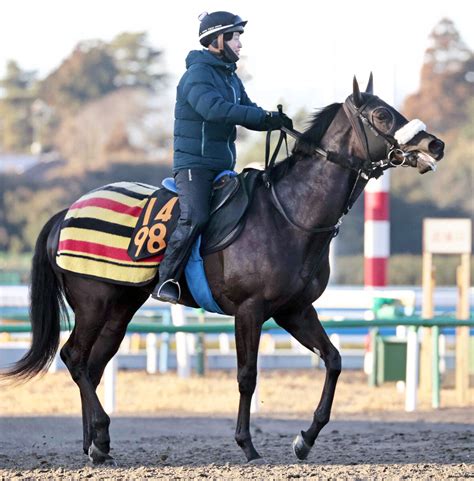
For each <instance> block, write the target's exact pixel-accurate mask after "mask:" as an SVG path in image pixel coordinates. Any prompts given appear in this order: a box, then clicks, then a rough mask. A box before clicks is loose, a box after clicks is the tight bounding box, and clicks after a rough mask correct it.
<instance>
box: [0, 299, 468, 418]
mask: <svg viewBox="0 0 474 481" xmlns="http://www.w3.org/2000/svg"><path fill="white" fill-rule="evenodd" d="M173 307H174V308H177V309H181V307H180V306H173ZM182 314H183V317H182V318H181V319H180V322H176V316H175V315H173V314H172V315H173V321H175V322H174V324H169V323H168V322H163V323H157V322H150V321H147V322H138V321H133V320H132V322H131V323H130V324H129V326H128V329H127V333H146V334H168V335H169V334H178V335H179V334H180V333H191V334H211V333H213V334H220V333H232V332H234V324H233V322H208V323H191V324H187V323H183V319H184V312H183V311H182ZM157 317H160V318H162V319H163V318H167V317H168V319H169V315H168V316H167V315H163V313H162V314H161V315H158V316H157ZM150 319H152V318H150ZM164 320H165V321H166V319H164ZM321 324H322V325H323V327H324V328H325V329H338V330H339V329H346V328H361V327H362V328H368V329H370V328H379V327H393V328H396V327H397V326H406V327H408V332H407V339H406V340H407V362H406V381H405V382H406V388H405V410H406V411H414V410H416V406H417V387H418V376H419V357H420V356H419V349H420V346H419V338H418V328H419V327H431V328H432V340H433V350H432V351H433V359H432V363H433V364H432V365H433V379H432V382H433V394H432V395H433V405H434V406H436V405H439V397H440V369H439V365H440V362H439V350H438V346H439V335H440V329H442V328H456V327H460V326H467V327H471V328H474V318H471V319H462V320H461V319H453V318H452V317H435V318H432V319H422V318H419V317H401V318H395V319H374V320H361V319H345V320H342V321H334V320H326V321H321ZM71 327H72V326H71ZM68 329H69V327H68V326H62V330H68ZM276 329H281V328H280V326H278V324H277V323H276V322H275V321H274V320H272V319H271V320H269V321H267V322H265V323H264V325H263V330H265V331H268V330H276ZM30 331H31V325H30V324H29V323H27V322H17V323H14V324H13V323H12V324H0V333H1V332H8V333H21V332H23V333H27V332H30ZM152 339H153V338H152ZM147 344H148V342H147ZM150 344H153V342H151V343H150ZM154 345H155V349H156V340H155V342H154ZM155 352H156V351H155ZM155 358H156V356H155ZM113 361H114V360H113V359H112V361H111V362H110V363H109V366H108V368H107V369H106V373H105V376H104V377H105V385H106V389H105V393H106V400H105V405H106V407H107V409H108V411H109V412H112V411H113V410H114V405H115V376H116V363H114V362H113ZM179 362H180V360H179V355H178V369H179ZM187 362H189V361H187ZM436 400H437V403H436V402H435V401H436Z"/></svg>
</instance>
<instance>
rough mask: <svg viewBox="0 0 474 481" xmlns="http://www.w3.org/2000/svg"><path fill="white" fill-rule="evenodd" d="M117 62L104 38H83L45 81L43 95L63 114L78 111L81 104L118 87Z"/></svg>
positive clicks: (42, 89) (42, 88)
mask: <svg viewBox="0 0 474 481" xmlns="http://www.w3.org/2000/svg"><path fill="white" fill-rule="evenodd" d="M117 74H118V69H117V67H116V66H115V61H114V59H113V58H112V57H111V55H110V54H109V53H108V51H107V46H106V44H104V43H103V42H101V41H98V40H90V41H84V42H81V43H79V44H78V45H77V47H76V48H75V50H74V51H73V53H72V54H71V55H70V56H69V57H68V58H67V59H66V60H64V62H63V63H62V64H61V65H60V66H59V67H58V68H57V69H56V70H55V71H54V72H53V73H51V74H50V75H49V76H48V77H46V79H44V81H43V82H42V87H41V94H40V96H41V98H42V99H43V100H45V101H46V102H47V103H48V104H49V105H50V106H52V107H54V108H55V109H56V110H57V111H58V112H59V113H60V114H63V113H71V112H75V111H77V109H78V108H80V107H81V106H82V105H84V104H86V103H87V102H89V101H91V100H95V99H98V98H100V97H102V96H104V95H106V94H107V93H109V92H111V91H113V90H115V89H116V88H117V86H116V84H115V77H116V76H117Z"/></svg>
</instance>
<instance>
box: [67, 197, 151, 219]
mask: <svg viewBox="0 0 474 481" xmlns="http://www.w3.org/2000/svg"><path fill="white" fill-rule="evenodd" d="M81 207H102V208H103V209H108V210H113V211H114V212H120V213H121V214H128V215H131V216H133V217H140V214H141V212H142V210H143V208H142V207H139V206H138V207H137V206H134V207H130V206H129V205H126V204H122V203H121V202H117V201H116V200H111V199H101V198H100V197H94V198H92V199H86V200H79V201H77V202H74V204H72V205H71V207H70V208H71V209H80V208H81Z"/></svg>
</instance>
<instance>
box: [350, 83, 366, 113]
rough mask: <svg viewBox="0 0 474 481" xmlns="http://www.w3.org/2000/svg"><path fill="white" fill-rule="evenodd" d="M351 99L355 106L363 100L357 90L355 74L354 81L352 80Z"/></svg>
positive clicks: (358, 105)
mask: <svg viewBox="0 0 474 481" xmlns="http://www.w3.org/2000/svg"><path fill="white" fill-rule="evenodd" d="M352 101H353V102H354V106H355V107H360V106H361V105H362V104H363V103H364V100H363V99H362V95H361V93H360V90H359V84H358V83H357V79H356V76H355V75H354V81H353V82H352Z"/></svg>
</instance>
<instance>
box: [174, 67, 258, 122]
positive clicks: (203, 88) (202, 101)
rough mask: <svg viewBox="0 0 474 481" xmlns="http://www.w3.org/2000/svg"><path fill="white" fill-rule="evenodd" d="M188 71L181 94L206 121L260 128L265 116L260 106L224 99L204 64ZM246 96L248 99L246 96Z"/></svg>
mask: <svg viewBox="0 0 474 481" xmlns="http://www.w3.org/2000/svg"><path fill="white" fill-rule="evenodd" d="M188 72H189V74H188V76H187V78H186V81H185V82H184V85H183V94H184V96H185V98H186V100H187V101H188V102H189V104H190V105H191V107H192V108H193V109H194V110H195V111H196V112H197V113H198V114H199V115H201V116H202V117H203V118H204V119H205V120H206V121H208V122H224V123H227V124H232V125H242V126H244V127H247V128H249V129H254V130H260V126H261V125H262V124H263V121H264V119H265V116H266V112H265V111H264V110H263V109H262V108H260V107H258V106H257V105H255V104H251V105H239V104H235V103H233V102H229V101H228V100H226V99H225V98H224V96H223V94H222V93H221V92H220V91H219V89H218V88H217V87H216V86H215V82H214V80H213V78H212V74H211V73H210V72H209V71H208V69H207V68H206V67H205V66H198V67H197V68H195V69H193V71H188ZM245 96H246V95H245ZM246 98H247V99H248V97H247V96H246Z"/></svg>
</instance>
